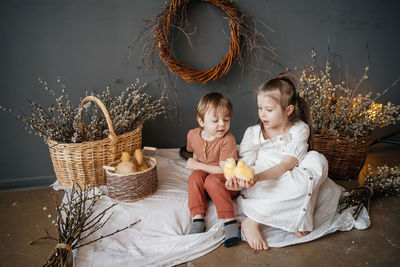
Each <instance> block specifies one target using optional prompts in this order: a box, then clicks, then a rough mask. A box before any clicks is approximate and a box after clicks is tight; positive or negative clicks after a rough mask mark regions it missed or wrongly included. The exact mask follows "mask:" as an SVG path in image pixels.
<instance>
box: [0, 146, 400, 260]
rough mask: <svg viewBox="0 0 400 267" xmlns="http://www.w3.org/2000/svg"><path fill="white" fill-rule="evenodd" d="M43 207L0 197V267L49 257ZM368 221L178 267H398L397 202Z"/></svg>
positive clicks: (45, 200) (12, 195)
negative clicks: (299, 240) (287, 243)
mask: <svg viewBox="0 0 400 267" xmlns="http://www.w3.org/2000/svg"><path fill="white" fill-rule="evenodd" d="M367 163H373V164H374V165H383V164H385V163H387V164H390V165H392V164H393V165H394V164H395V165H399V164H400V149H399V147H398V146H395V145H389V144H382V143H381V144H378V145H375V146H373V147H372V149H371V152H370V154H369V155H368V158H367ZM336 182H337V183H338V184H340V185H342V186H344V187H345V188H352V187H354V186H355V185H356V184H357V182H356V181H336ZM57 194H58V196H57V197H61V195H60V194H59V193H57ZM44 206H46V207H48V211H53V210H54V205H53V200H52V196H51V189H29V190H21V191H9V192H0V221H1V224H0V266H40V265H42V264H43V262H44V261H45V260H46V258H47V257H48V256H49V254H50V253H51V251H52V249H53V247H54V245H55V242H54V241H51V240H42V241H40V242H38V243H37V244H35V245H30V244H29V241H31V240H34V239H36V238H39V237H42V236H44V235H45V231H44V229H45V228H47V229H49V232H50V234H53V235H55V233H54V230H53V228H52V226H51V223H50V221H49V220H48V218H47V214H48V212H46V213H45V212H44V211H43V207H44ZM54 215H55V213H54V212H53V216H54ZM370 216H371V221H372V223H371V227H370V228H369V229H367V230H364V231H359V230H351V231H349V232H336V233H333V234H330V235H328V236H325V237H322V238H320V239H318V240H315V241H312V242H309V243H305V244H299V245H294V246H289V247H285V248H272V249H270V250H269V251H263V252H255V251H253V250H252V249H251V248H250V247H249V246H248V245H247V243H245V242H240V243H239V244H238V245H236V246H234V247H232V248H225V247H223V246H220V247H219V248H217V249H216V250H214V251H212V252H211V253H209V254H207V255H205V256H203V257H200V258H198V259H195V260H193V261H191V262H189V263H186V264H181V265H179V267H183V266H196V267H197V266H198V267H201V266H207V267H208V266H230V267H235V266H335V267H337V266H352V267H355V266H400V199H399V198H394V197H374V198H373V200H372V202H371V205H370ZM132 266H134V265H132Z"/></svg>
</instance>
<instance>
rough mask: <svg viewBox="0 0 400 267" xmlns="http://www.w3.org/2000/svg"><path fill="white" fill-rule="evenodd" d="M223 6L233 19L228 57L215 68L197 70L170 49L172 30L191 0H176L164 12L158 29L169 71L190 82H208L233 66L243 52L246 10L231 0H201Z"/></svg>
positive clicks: (159, 48) (159, 43)
mask: <svg viewBox="0 0 400 267" xmlns="http://www.w3.org/2000/svg"><path fill="white" fill-rule="evenodd" d="M201 1H202V2H206V3H210V4H212V5H214V6H216V7H219V8H221V9H222V10H223V11H224V12H225V15H226V17H227V20H228V22H229V28H230V30H231V36H230V43H229V51H228V53H227V54H226V55H225V57H224V59H223V60H222V61H221V62H220V63H218V64H217V65H215V66H214V67H213V68H210V69H206V70H203V71H197V70H194V69H193V68H191V67H190V66H188V65H187V64H185V63H183V62H180V61H178V60H177V59H176V58H175V57H174V56H173V55H172V53H171V50H170V31H171V26H172V24H173V22H174V21H175V18H176V16H178V14H179V13H180V11H181V10H182V9H183V8H185V7H186V5H187V4H188V3H189V2H190V0H172V1H171V3H170V5H169V6H167V8H166V9H165V11H164V12H163V16H162V19H161V20H160V21H159V24H158V26H157V27H156V29H155V35H156V38H157V44H158V50H159V55H160V59H161V60H162V61H163V62H164V64H165V65H166V66H167V67H168V68H169V70H170V71H171V72H172V73H174V74H175V75H178V76H179V77H181V78H182V79H183V80H185V81H187V82H195V83H203V84H205V83H208V82H210V81H215V80H218V79H219V78H221V77H222V76H224V75H225V74H226V73H227V72H228V71H229V69H230V67H231V65H232V61H233V60H235V59H236V58H237V57H238V56H239V54H240V39H241V34H240V27H241V25H242V24H243V20H242V13H241V12H240V11H239V9H237V8H236V7H234V6H233V5H232V3H231V1H228V0H201Z"/></svg>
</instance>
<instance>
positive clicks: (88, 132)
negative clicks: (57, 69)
mask: <svg viewBox="0 0 400 267" xmlns="http://www.w3.org/2000/svg"><path fill="white" fill-rule="evenodd" d="M39 81H40V83H41V84H42V85H43V88H44V90H46V91H47V92H49V93H50V94H51V95H52V96H54V98H55V100H56V102H57V104H56V105H54V104H52V105H51V106H50V107H48V108H47V109H46V108H45V107H43V106H42V105H40V104H37V103H35V102H33V101H29V102H30V109H31V114H30V115H27V116H22V115H19V114H17V113H16V112H14V111H13V110H12V109H7V108H5V107H2V106H0V109H1V110H3V111H8V112H10V113H11V114H13V115H14V116H15V118H16V119H17V120H20V121H22V122H24V123H25V124H26V127H25V129H26V130H27V131H28V133H30V134H34V135H37V136H40V137H42V138H43V139H45V141H46V140H48V139H49V140H53V141H56V142H60V143H81V142H85V141H96V140H102V139H104V138H106V137H107V136H108V135H109V129H108V127H107V122H106V119H105V118H104V116H102V114H101V111H100V109H99V108H98V106H96V105H93V106H94V107H93V108H91V109H89V107H90V105H91V103H90V102H88V103H86V105H85V106H84V108H85V113H86V114H85V117H88V118H89V121H90V123H89V125H87V127H84V128H82V127H80V117H79V112H78V109H79V107H75V106H74V105H73V104H72V103H71V101H70V99H69V95H68V94H67V93H66V91H67V88H66V86H65V85H64V84H63V83H62V82H61V80H60V79H58V80H57V82H58V83H59V84H60V85H61V92H60V93H59V94H57V93H56V92H55V90H53V89H51V88H49V86H48V83H47V82H45V81H43V80H41V79H40V78H39ZM145 87H146V84H142V85H139V80H138V79H137V80H136V82H135V83H134V84H131V85H130V86H128V87H127V88H126V90H124V91H122V93H121V94H120V95H119V96H112V95H111V89H110V87H109V86H107V88H106V90H105V91H104V92H102V93H96V94H94V93H92V95H94V96H96V97H97V98H99V99H100V100H101V101H102V102H103V103H104V105H105V106H106V107H107V109H108V111H109V113H110V116H111V119H112V121H113V126H114V130H115V133H116V134H117V135H120V134H123V133H126V132H129V131H132V130H134V129H136V127H138V126H139V125H141V124H143V123H144V122H145V121H147V120H149V119H154V118H156V117H157V116H159V115H161V114H165V113H166V111H167V110H168V104H167V101H166V100H167V98H166V96H164V95H163V96H161V97H160V98H159V99H157V100H154V101H152V100H151V96H150V95H149V94H148V93H146V92H145V90H144V89H145ZM86 95H88V92H86Z"/></svg>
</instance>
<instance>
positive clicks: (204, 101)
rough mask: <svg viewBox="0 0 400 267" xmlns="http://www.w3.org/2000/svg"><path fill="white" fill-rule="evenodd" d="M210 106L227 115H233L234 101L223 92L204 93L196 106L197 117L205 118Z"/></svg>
mask: <svg viewBox="0 0 400 267" xmlns="http://www.w3.org/2000/svg"><path fill="white" fill-rule="evenodd" d="M210 108H213V109H214V110H215V111H222V112H224V113H225V114H224V115H226V116H229V118H230V117H232V114H233V105H232V102H231V101H230V100H229V99H228V98H227V97H226V96H224V95H223V94H221V93H217V92H213V93H208V94H206V95H204V96H203V97H202V98H201V99H200V102H199V103H198V104H197V108H196V118H200V119H201V120H204V116H205V114H206V112H207V110H209V109H210Z"/></svg>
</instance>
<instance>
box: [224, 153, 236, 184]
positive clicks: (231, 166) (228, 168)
mask: <svg viewBox="0 0 400 267" xmlns="http://www.w3.org/2000/svg"><path fill="white" fill-rule="evenodd" d="M235 167H236V160H235V159H234V158H227V159H226V162H225V165H224V175H225V178H226V179H229V178H232V177H233V172H234V171H235Z"/></svg>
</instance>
